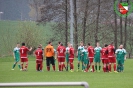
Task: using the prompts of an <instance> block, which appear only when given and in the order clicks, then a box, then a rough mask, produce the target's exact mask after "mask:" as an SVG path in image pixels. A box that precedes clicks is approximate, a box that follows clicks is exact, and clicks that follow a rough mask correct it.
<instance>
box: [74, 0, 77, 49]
mask: <svg viewBox="0 0 133 88" xmlns="http://www.w3.org/2000/svg"><path fill="white" fill-rule="evenodd" d="M74 41H75V50H76V49H77V48H78V30H77V1H76V0H74Z"/></svg>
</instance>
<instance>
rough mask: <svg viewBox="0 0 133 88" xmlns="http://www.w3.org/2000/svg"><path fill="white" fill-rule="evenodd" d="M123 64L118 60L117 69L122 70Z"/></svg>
mask: <svg viewBox="0 0 133 88" xmlns="http://www.w3.org/2000/svg"><path fill="white" fill-rule="evenodd" d="M120 69H121V65H120V60H117V71H118V72H120Z"/></svg>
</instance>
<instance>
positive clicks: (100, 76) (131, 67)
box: [0, 57, 133, 88]
mask: <svg viewBox="0 0 133 88" xmlns="http://www.w3.org/2000/svg"><path fill="white" fill-rule="evenodd" d="M13 61H14V60H13V58H12V57H3V58H0V70H1V71H0V82H1V83H4V82H6V83H7V82H78V81H86V82H88V84H89V86H90V88H133V59H128V60H126V61H125V70H124V72H123V73H118V74H117V73H103V72H102V71H101V72H95V73H92V72H88V73H84V72H81V71H80V72H76V70H77V60H76V59H75V61H74V65H75V67H74V68H75V72H73V73H71V72H66V71H64V72H58V71H56V72H53V71H52V69H51V71H50V72H47V71H46V64H45V61H44V68H43V72H36V70H35V58H34V57H29V67H28V71H27V72H24V71H19V69H18V66H16V67H15V70H14V71H12V70H11V68H12V64H13ZM56 64H57V62H56ZM56 70H57V66H56ZM10 88H11V87H10ZM23 88H27V87H23ZM30 88H31V87H30ZM35 88H39V87H35ZM41 88H43V87H41ZM47 88H53V87H47ZM54 88H83V87H78V86H77V87H75V86H72V87H65V86H63V87H54Z"/></svg>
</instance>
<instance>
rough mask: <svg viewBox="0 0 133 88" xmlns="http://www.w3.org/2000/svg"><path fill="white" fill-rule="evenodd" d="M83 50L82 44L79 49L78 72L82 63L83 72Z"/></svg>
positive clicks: (81, 43)
mask: <svg viewBox="0 0 133 88" xmlns="http://www.w3.org/2000/svg"><path fill="white" fill-rule="evenodd" d="M82 50H84V46H83V42H82V41H81V42H80V46H79V47H78V51H77V56H78V70H77V71H79V68H80V62H81V63H82V70H83V67H84V66H83V56H82Z"/></svg>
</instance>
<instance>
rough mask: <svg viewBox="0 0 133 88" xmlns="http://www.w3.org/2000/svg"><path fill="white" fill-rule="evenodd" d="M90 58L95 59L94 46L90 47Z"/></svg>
mask: <svg viewBox="0 0 133 88" xmlns="http://www.w3.org/2000/svg"><path fill="white" fill-rule="evenodd" d="M88 57H89V58H94V48H93V47H92V46H89V47H88Z"/></svg>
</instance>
